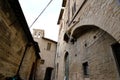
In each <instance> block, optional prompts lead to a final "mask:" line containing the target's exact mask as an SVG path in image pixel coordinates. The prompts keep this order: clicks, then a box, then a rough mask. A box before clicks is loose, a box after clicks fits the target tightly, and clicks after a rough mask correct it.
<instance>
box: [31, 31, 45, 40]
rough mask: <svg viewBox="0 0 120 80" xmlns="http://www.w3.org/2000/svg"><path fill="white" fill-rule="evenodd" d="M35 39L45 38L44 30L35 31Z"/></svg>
mask: <svg viewBox="0 0 120 80" xmlns="http://www.w3.org/2000/svg"><path fill="white" fill-rule="evenodd" d="M33 37H35V38H40V37H44V30H41V29H33Z"/></svg>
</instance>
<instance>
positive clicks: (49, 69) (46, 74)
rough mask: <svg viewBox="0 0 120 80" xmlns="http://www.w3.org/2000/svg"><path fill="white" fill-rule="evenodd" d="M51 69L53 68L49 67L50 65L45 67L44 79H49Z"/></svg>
mask: <svg viewBox="0 0 120 80" xmlns="http://www.w3.org/2000/svg"><path fill="white" fill-rule="evenodd" d="M52 70H53V68H51V67H48V68H47V69H46V72H45V78H44V80H51V74H52Z"/></svg>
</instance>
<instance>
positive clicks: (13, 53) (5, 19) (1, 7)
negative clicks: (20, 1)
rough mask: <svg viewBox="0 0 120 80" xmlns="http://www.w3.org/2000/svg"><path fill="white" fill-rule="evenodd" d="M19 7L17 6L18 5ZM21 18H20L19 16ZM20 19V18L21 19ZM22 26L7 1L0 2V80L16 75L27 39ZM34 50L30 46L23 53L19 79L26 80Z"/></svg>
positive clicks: (32, 60) (33, 60)
mask: <svg viewBox="0 0 120 80" xmlns="http://www.w3.org/2000/svg"><path fill="white" fill-rule="evenodd" d="M18 6H19V5H18ZM20 17H21V16H20ZM21 18H22V17H21ZM23 27H24V26H21V23H20V22H19V20H18V17H16V14H15V13H14V11H13V9H12V7H11V4H9V2H8V1H7V0H1V1H0V80H5V78H6V77H13V76H15V75H16V73H17V71H18V68H19V65H20V62H21V60H22V57H23V54H24V52H25V48H26V45H27V44H28V38H27V36H26V33H25V31H24V30H23ZM35 52H36V51H35V48H34V47H33V46H30V47H29V48H28V49H27V52H25V57H24V59H23V63H22V67H20V73H19V74H20V77H21V78H22V79H23V80H28V79H29V76H30V72H31V68H32V63H33V62H35V58H36V56H35Z"/></svg>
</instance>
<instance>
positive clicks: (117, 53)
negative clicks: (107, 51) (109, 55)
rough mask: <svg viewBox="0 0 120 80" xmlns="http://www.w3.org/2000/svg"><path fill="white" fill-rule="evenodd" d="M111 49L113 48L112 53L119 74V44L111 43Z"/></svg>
mask: <svg viewBox="0 0 120 80" xmlns="http://www.w3.org/2000/svg"><path fill="white" fill-rule="evenodd" d="M112 49H113V54H114V57H115V60H116V64H117V68H118V71H119V75H120V44H119V43H115V44H113V45H112Z"/></svg>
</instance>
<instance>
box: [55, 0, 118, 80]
mask: <svg viewBox="0 0 120 80" xmlns="http://www.w3.org/2000/svg"><path fill="white" fill-rule="evenodd" d="M69 1H70V2H69ZM74 2H76V12H74V15H72V13H73V12H72V8H73V7H74ZM83 3H84V4H83ZM119 4H120V3H118V1H117V0H73V1H72V0H67V4H66V7H65V8H64V13H63V16H62V18H61V20H60V32H59V38H58V46H57V53H56V55H57V56H56V74H55V80H64V79H65V61H64V58H65V53H66V52H68V53H69V80H119V79H120V76H119V72H118V68H117V64H116V61H115V57H114V56H113V50H112V47H111V45H112V44H114V43H117V42H119V41H120V14H119V13H120V5H119ZM65 33H67V34H68V35H67V36H68V37H69V41H68V42H67V43H66V41H65V40H64V35H65ZM85 62H88V65H89V66H88V68H89V78H85V76H84V74H83V63H85ZM57 64H59V67H58V68H57Z"/></svg>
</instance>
